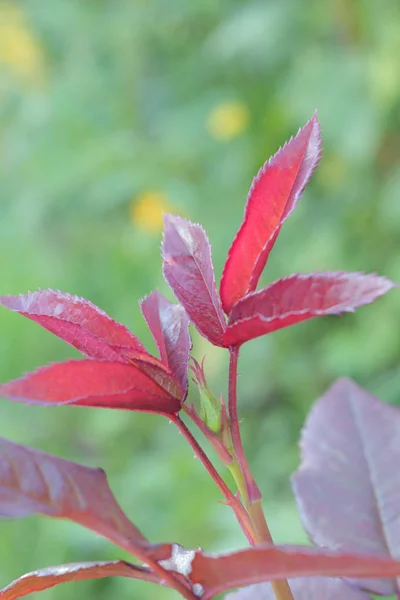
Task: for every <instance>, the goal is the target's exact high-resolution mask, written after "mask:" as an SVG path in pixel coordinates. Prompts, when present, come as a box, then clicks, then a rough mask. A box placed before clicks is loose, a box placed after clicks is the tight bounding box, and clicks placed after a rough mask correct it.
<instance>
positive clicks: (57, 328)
mask: <svg viewBox="0 0 400 600" xmlns="http://www.w3.org/2000/svg"><path fill="white" fill-rule="evenodd" d="M0 304H2V305H3V306H5V307H6V308H9V309H10V310H13V311H15V312H19V313H20V314H21V315H24V316H25V317H28V319H31V320H32V321H36V323H39V325H41V326H42V327H44V328H45V329H48V330H49V331H51V332H52V333H54V334H55V335H56V336H58V337H60V338H61V339H63V340H64V341H65V342H67V343H68V344H71V346H73V347H74V348H77V349H78V350H79V351H80V352H83V354H86V355H87V356H90V357H91V358H98V359H105V360H116V361H118V360H119V361H123V359H122V358H121V356H120V352H119V346H123V347H127V348H129V349H131V350H135V351H142V352H145V350H144V347H143V346H142V344H141V343H140V342H139V340H138V339H137V338H136V337H135V336H134V335H133V334H132V333H131V332H130V331H129V330H128V329H127V328H126V327H124V325H121V324H120V323H117V322H116V321H114V320H113V319H112V318H111V317H109V316H108V315H107V314H106V313H105V312H103V311H102V310H101V309H100V308H98V307H97V306H95V305H94V304H92V303H91V302H89V301H88V300H84V299H83V298H79V297H78V296H72V295H70V294H64V293H62V292H57V291H54V290H46V291H39V292H33V293H32V292H30V293H29V294H26V295H25V296H24V295H22V294H21V295H19V296H0Z"/></svg>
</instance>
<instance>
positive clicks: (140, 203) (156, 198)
mask: <svg viewBox="0 0 400 600" xmlns="http://www.w3.org/2000/svg"><path fill="white" fill-rule="evenodd" d="M129 212H130V217H131V222H132V224H133V225H134V226H135V227H139V228H140V229H143V230H144V231H147V232H150V233H152V232H157V231H161V230H162V228H163V219H162V215H163V213H165V212H171V206H170V204H169V202H168V198H167V196H166V194H165V193H164V192H161V191H158V190H150V191H146V192H142V193H141V194H139V195H138V196H136V197H135V198H134V199H133V200H132V202H131V204H130V207H129Z"/></svg>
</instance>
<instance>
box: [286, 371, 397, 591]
mask: <svg viewBox="0 0 400 600" xmlns="http://www.w3.org/2000/svg"><path fill="white" fill-rule="evenodd" d="M301 450H302V464H301V467H300V469H299V470H298V471H297V473H296V474H295V475H294V476H293V488H294V492H295V495H296V500H297V503H298V506H299V509H300V513H301V517H302V521H303V524H304V526H305V528H306V529H307V531H308V532H309V534H310V536H311V537H312V539H313V541H314V542H315V543H316V544H318V545H323V546H328V547H331V548H338V549H341V550H343V551H352V552H353V551H354V552H364V553H371V554H377V555H381V556H387V557H388V556H391V557H393V558H399V557H400V478H399V476H398V469H399V464H400V410H399V409H398V408H397V407H395V406H390V405H388V404H384V403H383V402H380V401H379V400H378V399H377V398H375V397H374V396H372V395H371V394H369V393H368V392H366V391H365V390H363V389H362V388H360V387H359V386H358V385H356V384H355V383H354V382H352V381H351V380H348V379H341V380H339V381H337V382H336V383H335V384H334V385H333V386H332V387H331V388H330V389H329V390H328V391H327V392H326V393H325V394H324V396H322V398H320V399H319V400H318V401H317V403H316V404H315V405H314V407H313V409H312V410H311V413H310V415H309V417H308V419H307V422H306V424H305V427H304V429H303V433H302V438H301ZM363 584H364V586H365V587H366V588H367V589H370V590H371V591H373V592H375V593H379V594H383V595H390V594H393V593H396V594H398V593H399V590H400V587H399V583H398V582H397V580H395V579H392V580H388V579H386V580H380V581H372V582H371V581H369V582H363Z"/></svg>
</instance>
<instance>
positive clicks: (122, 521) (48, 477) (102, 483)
mask: <svg viewBox="0 0 400 600" xmlns="http://www.w3.org/2000/svg"><path fill="white" fill-rule="evenodd" d="M36 513H41V514H44V515H47V516H49V517H56V518H62V519H69V520H71V521H75V522H76V523H79V524H81V525H83V526H84V527H87V528H88V529H91V530H93V531H95V532H97V533H99V534H100V535H102V536H104V537H106V538H108V539H109V540H111V541H112V542H113V543H115V544H117V545H120V546H122V547H125V546H126V540H129V542H130V543H131V544H132V545H133V546H134V545H135V543H136V544H139V545H141V544H148V542H147V540H146V538H144V537H143V535H142V534H141V533H140V531H139V530H138V529H137V528H136V527H135V526H134V525H133V524H132V523H131V522H130V520H129V519H128V517H126V515H125V514H124V513H123V512H122V510H121V508H120V507H119V506H118V504H117V501H116V500H115V498H114V496H113V494H112V492H111V490H110V488H109V486H108V483H107V478H106V475H105V473H104V471H103V470H102V469H92V468H89V467H84V466H82V465H79V464H77V463H73V462H70V461H67V460H64V459H62V458H58V457H56V456H51V455H50V454H44V453H43V452H39V451H38V450H33V449H32V448H28V447H26V446H21V445H19V444H15V443H14V442H10V441H9V440H5V439H3V438H0V517H7V518H22V517H27V516H29V515H33V514H36Z"/></svg>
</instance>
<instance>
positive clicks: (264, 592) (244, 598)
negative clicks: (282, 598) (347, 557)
mask: <svg viewBox="0 0 400 600" xmlns="http://www.w3.org/2000/svg"><path fill="white" fill-rule="evenodd" d="M289 585H290V589H291V590H292V592H293V595H294V598H295V600H370V597H369V596H367V594H365V593H364V592H362V591H361V590H359V589H357V588H356V587H355V586H352V585H351V584H349V583H347V582H345V581H343V579H333V578H328V577H307V578H300V579H292V580H290V581H289ZM225 600H276V597H275V594H274V592H273V590H272V587H271V584H270V583H259V584H257V585H251V586H249V587H247V588H243V589H241V590H238V591H237V592H233V593H232V594H228V595H227V596H225Z"/></svg>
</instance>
